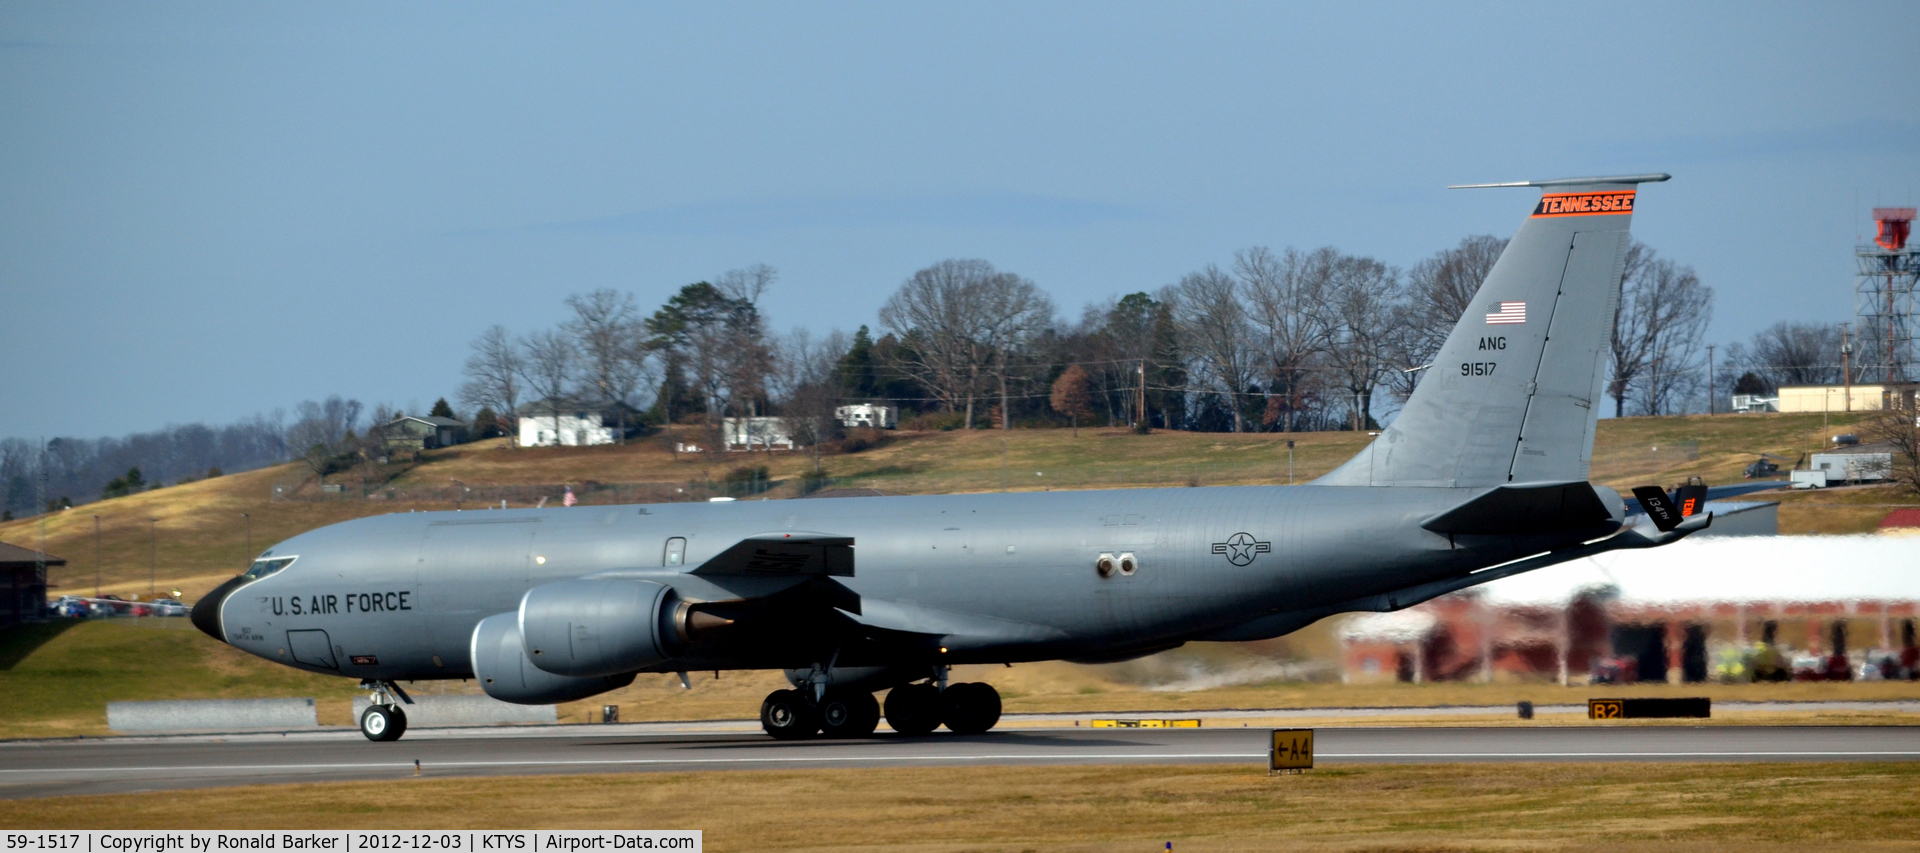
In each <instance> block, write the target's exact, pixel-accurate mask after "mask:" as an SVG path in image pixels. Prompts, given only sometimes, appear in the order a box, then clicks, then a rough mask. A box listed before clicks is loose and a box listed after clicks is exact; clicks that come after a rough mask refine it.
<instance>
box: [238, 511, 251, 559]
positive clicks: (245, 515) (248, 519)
mask: <svg viewBox="0 0 1920 853" xmlns="http://www.w3.org/2000/svg"><path fill="white" fill-rule="evenodd" d="M240 517H241V518H243V519H246V522H247V552H246V553H244V554H241V555H240V557H241V560H242V561H243V563H244V564H245V565H248V566H250V565H252V564H253V513H250V512H243V513H240ZM243 568H244V566H243Z"/></svg>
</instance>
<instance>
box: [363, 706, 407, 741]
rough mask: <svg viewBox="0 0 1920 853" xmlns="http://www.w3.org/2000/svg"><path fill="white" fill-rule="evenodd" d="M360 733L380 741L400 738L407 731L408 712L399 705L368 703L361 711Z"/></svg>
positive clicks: (368, 738) (371, 739)
mask: <svg viewBox="0 0 1920 853" xmlns="http://www.w3.org/2000/svg"><path fill="white" fill-rule="evenodd" d="M360 733H361V734H363V735H366V736H367V740H370V741H375V742H380V743H385V742H387V741H395V740H399V739H400V736H401V735H403V734H406V733H407V714H406V712H405V711H402V710H400V708H399V706H397V705H368V706H367V710H365V711H362V712H361V713H360Z"/></svg>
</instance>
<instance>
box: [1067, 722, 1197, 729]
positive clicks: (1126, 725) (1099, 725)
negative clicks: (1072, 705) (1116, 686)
mask: <svg viewBox="0 0 1920 853" xmlns="http://www.w3.org/2000/svg"><path fill="white" fill-rule="evenodd" d="M1093 727H1094V728H1096V729H1197V728H1200V721H1199V720H1094V721H1093Z"/></svg>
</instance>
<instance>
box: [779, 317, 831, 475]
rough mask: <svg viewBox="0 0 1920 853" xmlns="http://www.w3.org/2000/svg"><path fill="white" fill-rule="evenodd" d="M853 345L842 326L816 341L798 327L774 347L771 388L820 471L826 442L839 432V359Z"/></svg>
mask: <svg viewBox="0 0 1920 853" xmlns="http://www.w3.org/2000/svg"><path fill="white" fill-rule="evenodd" d="M849 346H851V339H850V338H849V337H848V336H847V334H846V333H845V332H841V331H839V330H834V331H832V332H829V333H827V335H826V337H824V338H820V339H818V340H815V339H814V337H813V335H812V334H811V333H809V332H808V331H807V330H806V329H794V330H793V331H792V332H791V333H789V334H788V335H787V336H786V337H784V338H782V339H781V340H780V341H778V342H777V344H776V347H775V348H776V351H777V353H778V355H777V357H776V358H775V359H774V362H773V365H774V366H773V375H772V377H771V378H772V385H773V389H772V390H773V392H774V394H775V395H776V396H777V397H778V399H779V401H780V412H781V416H782V417H783V418H784V419H785V420H786V423H787V428H788V429H789V430H790V431H791V435H792V436H793V440H794V441H795V442H796V443H798V444H800V445H801V446H803V447H805V448H806V449H807V455H808V456H809V457H810V458H811V459H812V460H813V471H814V473H815V474H819V473H820V453H821V445H823V444H825V443H826V442H829V441H832V440H834V439H835V438H837V437H838V436H839V434H840V421H839V420H838V419H837V418H836V417H835V415H834V410H835V408H837V407H838V406H839V404H840V394H839V387H838V385H837V379H838V377H839V373H838V370H839V358H840V356H841V355H843V354H845V353H846V351H847V349H848V347H849Z"/></svg>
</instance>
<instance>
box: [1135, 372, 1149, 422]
mask: <svg viewBox="0 0 1920 853" xmlns="http://www.w3.org/2000/svg"><path fill="white" fill-rule="evenodd" d="M1139 371H1140V400H1139V402H1140V407H1139V408H1140V419H1139V420H1137V421H1135V422H1134V423H1136V424H1139V426H1138V427H1135V428H1136V429H1148V428H1149V427H1150V426H1151V425H1150V424H1148V423H1147V360H1146V359H1144V358H1143V359H1141V360H1140V367H1139Z"/></svg>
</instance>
